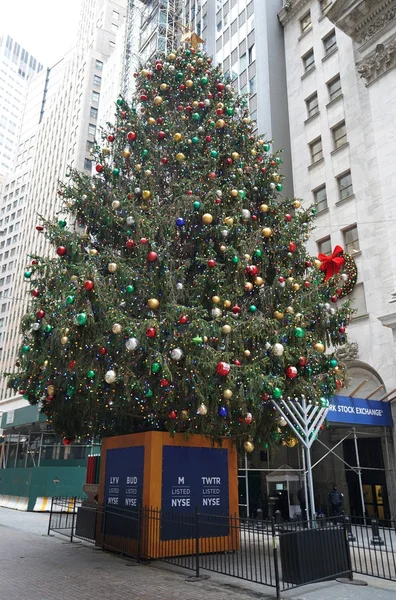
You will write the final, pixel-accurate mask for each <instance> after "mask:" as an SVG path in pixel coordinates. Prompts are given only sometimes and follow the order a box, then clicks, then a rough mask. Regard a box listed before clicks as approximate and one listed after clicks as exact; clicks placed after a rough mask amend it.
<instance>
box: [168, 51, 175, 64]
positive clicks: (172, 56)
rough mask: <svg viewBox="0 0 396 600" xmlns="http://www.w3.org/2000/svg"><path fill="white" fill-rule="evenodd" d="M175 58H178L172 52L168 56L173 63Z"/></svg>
mask: <svg viewBox="0 0 396 600" xmlns="http://www.w3.org/2000/svg"><path fill="white" fill-rule="evenodd" d="M175 58H176V54H173V52H171V53H170V54H168V60H170V61H171V62H172V61H173V60H175Z"/></svg>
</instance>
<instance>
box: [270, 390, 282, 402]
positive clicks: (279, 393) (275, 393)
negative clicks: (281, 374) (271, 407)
mask: <svg viewBox="0 0 396 600" xmlns="http://www.w3.org/2000/svg"><path fill="white" fill-rule="evenodd" d="M272 395H273V397H274V398H275V400H279V398H281V397H282V390H281V389H280V388H278V387H275V388H274V389H273V390H272Z"/></svg>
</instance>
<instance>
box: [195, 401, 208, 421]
mask: <svg viewBox="0 0 396 600" xmlns="http://www.w3.org/2000/svg"><path fill="white" fill-rule="evenodd" d="M207 414H208V407H207V406H206V405H205V404H204V403H203V402H202V403H201V404H200V405H199V406H198V410H197V415H201V417H204V416H205V415H207Z"/></svg>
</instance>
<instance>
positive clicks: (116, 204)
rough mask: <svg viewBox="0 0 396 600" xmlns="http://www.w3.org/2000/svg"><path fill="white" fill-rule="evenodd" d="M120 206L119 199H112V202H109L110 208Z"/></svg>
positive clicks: (114, 208) (116, 208)
mask: <svg viewBox="0 0 396 600" xmlns="http://www.w3.org/2000/svg"><path fill="white" fill-rule="evenodd" d="M120 206H121V202H120V201H119V200H113V202H112V203H111V208H112V209H113V210H118V209H119V208H120Z"/></svg>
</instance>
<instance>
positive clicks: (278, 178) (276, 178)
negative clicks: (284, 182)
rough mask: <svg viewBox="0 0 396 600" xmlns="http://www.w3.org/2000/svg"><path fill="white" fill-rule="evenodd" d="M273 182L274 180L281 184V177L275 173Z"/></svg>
mask: <svg viewBox="0 0 396 600" xmlns="http://www.w3.org/2000/svg"><path fill="white" fill-rule="evenodd" d="M273 180H274V181H275V182H276V183H278V182H279V180H280V177H279V175H278V174H275V173H274V175H273Z"/></svg>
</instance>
